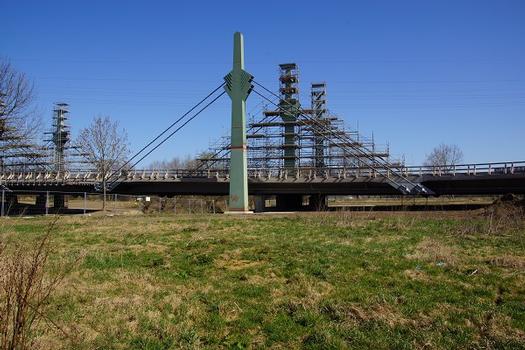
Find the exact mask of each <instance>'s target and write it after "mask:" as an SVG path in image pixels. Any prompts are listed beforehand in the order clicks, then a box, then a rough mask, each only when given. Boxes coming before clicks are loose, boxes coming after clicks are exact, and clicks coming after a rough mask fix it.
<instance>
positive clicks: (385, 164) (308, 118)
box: [253, 80, 415, 185]
mask: <svg viewBox="0 0 525 350" xmlns="http://www.w3.org/2000/svg"><path fill="white" fill-rule="evenodd" d="M253 83H254V84H256V85H257V86H259V87H261V88H262V89H264V90H265V91H267V92H268V93H270V94H271V95H273V96H276V97H279V96H278V95H277V94H275V93H274V92H273V91H271V90H269V89H267V88H266V87H265V86H263V85H261V84H260V83H258V82H257V81H255V80H254V81H253ZM253 91H254V92H255V93H256V94H257V95H259V96H261V97H262V98H264V99H266V100H267V101H269V102H270V103H272V104H273V105H275V106H276V107H277V108H279V109H282V106H279V105H277V104H276V103H274V102H273V101H271V100H270V99H269V98H268V97H266V96H264V95H262V94H261V93H259V92H258V91H257V90H255V89H254V90H253ZM283 102H285V103H287V104H288V105H290V106H291V107H293V108H295V112H296V113H297V114H298V115H301V116H303V117H304V118H306V119H307V120H309V121H313V122H316V123H317V124H319V125H318V127H323V125H320V123H319V122H318V121H317V120H315V119H314V118H311V117H309V116H307V115H306V114H304V113H302V112H301V110H300V109H298V108H297V107H296V106H295V105H293V104H291V103H290V102H288V101H286V100H283ZM318 130H321V131H322V129H318ZM334 136H335V137H336V138H338V139H340V140H343V141H345V142H348V140H350V141H353V140H352V139H351V138H348V140H345V139H344V138H341V137H340V136H337V135H334ZM325 138H326V137H325ZM365 149H366V148H365ZM366 150H367V151H368V149H366ZM357 151H358V153H361V154H362V155H365V156H366V157H367V158H369V159H370V158H372V159H371V160H372V162H375V163H379V162H378V161H377V160H376V159H375V158H379V159H380V160H381V161H382V162H383V163H384V164H382V165H383V166H384V167H386V168H388V169H389V170H391V171H392V172H393V173H394V174H395V175H397V176H399V177H401V178H402V179H403V180H404V181H406V182H408V183H410V184H411V185H415V184H414V183H413V182H412V181H411V180H409V179H407V178H406V177H405V176H403V175H402V174H398V171H397V170H396V169H395V168H394V167H391V166H390V165H389V163H388V161H386V160H385V159H383V158H382V157H381V156H377V157H374V156H371V155H368V154H367V153H366V152H365V151H363V150H357ZM365 164H366V163H365ZM368 167H369V168H371V169H374V168H373V166H371V165H369V166H368Z"/></svg>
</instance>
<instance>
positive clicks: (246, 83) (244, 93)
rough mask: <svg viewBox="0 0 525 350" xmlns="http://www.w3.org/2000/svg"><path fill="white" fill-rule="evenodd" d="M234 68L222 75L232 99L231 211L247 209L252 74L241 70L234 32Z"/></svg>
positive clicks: (240, 46)
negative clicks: (249, 107) (248, 116)
mask: <svg viewBox="0 0 525 350" xmlns="http://www.w3.org/2000/svg"><path fill="white" fill-rule="evenodd" d="M233 42H234V44H233V69H232V71H231V72H230V73H228V75H226V76H225V77H224V80H225V81H226V85H225V87H224V88H225V89H226V92H227V93H228V95H229V96H230V98H231V100H232V128H231V148H230V150H231V152H230V196H229V203H228V207H229V208H228V209H229V210H230V211H231V212H241V213H242V212H248V211H249V208H248V162H247V159H246V157H247V151H246V99H247V98H248V95H249V94H250V91H251V90H252V88H253V86H252V84H251V81H252V80H253V76H252V75H251V74H249V73H248V72H246V71H245V70H244V39H243V36H242V34H241V33H239V32H237V33H235V34H234V41H233Z"/></svg>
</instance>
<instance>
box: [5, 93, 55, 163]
mask: <svg viewBox="0 0 525 350" xmlns="http://www.w3.org/2000/svg"><path fill="white" fill-rule="evenodd" d="M4 98H5V95H3V94H1V93H0V172H5V171H27V170H33V169H42V168H43V167H45V165H46V160H45V159H46V154H45V153H44V152H43V149H42V148H41V147H39V146H38V145H36V144H34V143H33V142H32V140H31V139H32V137H31V135H30V134H31V133H32V130H28V128H23V127H20V125H19V124H21V123H20V121H19V120H18V119H17V117H15V116H12V115H10V114H9V112H8V111H7V109H8V108H9V106H8V105H7V103H6V102H5V100H4Z"/></svg>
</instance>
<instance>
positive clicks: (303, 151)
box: [199, 63, 402, 171]
mask: <svg viewBox="0 0 525 350" xmlns="http://www.w3.org/2000/svg"><path fill="white" fill-rule="evenodd" d="M279 72H280V74H279V95H278V96H279V98H278V100H277V101H275V103H273V106H272V105H267V106H265V108H264V109H263V111H262V117H259V118H258V120H257V119H255V118H254V119H253V120H251V121H250V122H249V124H248V129H247V147H248V167H249V168H252V169H276V168H279V169H299V168H301V169H304V168H311V169H319V170H320V169H327V168H353V167H365V168H366V167H375V166H377V164H379V163H381V164H384V163H385V161H387V162H388V164H390V165H391V166H394V167H397V166H401V165H402V164H401V163H402V162H399V161H392V160H391V159H390V153H389V148H388V146H386V147H378V146H377V145H376V143H375V142H374V139H373V137H372V138H366V137H363V136H361V135H360V133H359V132H358V131H356V130H351V129H348V128H347V127H345V125H344V122H343V120H342V119H340V118H338V117H337V116H335V115H333V114H331V113H330V111H329V109H328V107H327V85H326V83H324V82H316V83H312V84H311V89H310V97H311V100H310V103H309V106H308V107H305V105H303V104H301V101H300V98H299V70H298V67H297V65H296V64H295V63H286V64H281V65H279ZM272 107H273V108H272ZM199 161H200V165H199V168H201V169H226V168H227V167H228V165H229V138H228V137H223V138H222V139H221V140H220V142H218V143H217V144H215V145H213V146H211V147H210V150H209V151H208V152H206V153H204V154H203V155H202V156H201V157H200V158H199ZM320 171H321V170H320Z"/></svg>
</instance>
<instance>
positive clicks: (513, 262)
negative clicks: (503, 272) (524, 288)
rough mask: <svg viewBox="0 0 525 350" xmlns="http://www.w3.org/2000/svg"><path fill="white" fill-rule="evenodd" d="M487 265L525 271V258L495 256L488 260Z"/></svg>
mask: <svg viewBox="0 0 525 350" xmlns="http://www.w3.org/2000/svg"><path fill="white" fill-rule="evenodd" d="M486 263H487V264H489V265H492V266H497V267H504V268H508V269H515V270H519V271H525V258H524V257H521V256H513V255H505V256H495V257H492V258H489V259H487V260H486Z"/></svg>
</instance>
